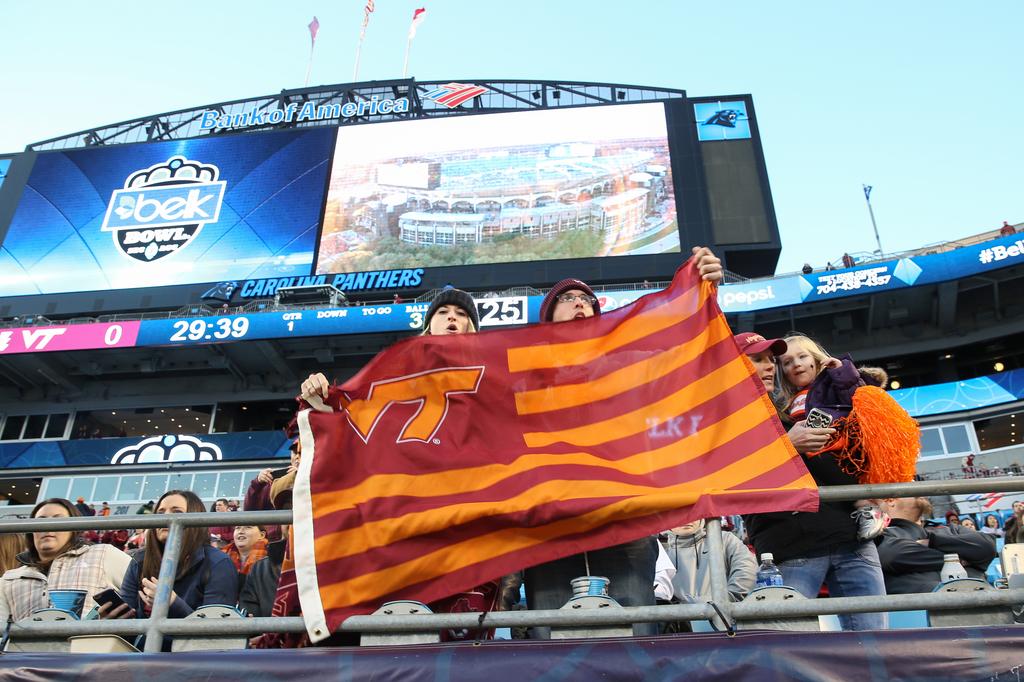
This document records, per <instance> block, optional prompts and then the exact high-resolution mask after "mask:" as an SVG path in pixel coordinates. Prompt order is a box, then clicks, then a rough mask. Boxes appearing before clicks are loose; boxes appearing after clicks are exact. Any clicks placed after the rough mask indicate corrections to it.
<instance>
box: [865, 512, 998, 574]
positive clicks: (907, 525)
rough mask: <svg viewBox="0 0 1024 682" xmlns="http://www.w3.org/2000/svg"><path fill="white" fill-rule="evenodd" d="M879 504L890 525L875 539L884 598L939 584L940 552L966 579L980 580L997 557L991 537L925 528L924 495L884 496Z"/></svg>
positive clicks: (960, 529)
mask: <svg viewBox="0 0 1024 682" xmlns="http://www.w3.org/2000/svg"><path fill="white" fill-rule="evenodd" d="M883 505H884V507H885V510H886V512H887V513H888V514H889V518H890V523H889V526H888V527H887V528H886V529H885V531H884V532H883V533H882V536H881V538H879V540H878V556H879V559H880V560H881V563H882V572H883V573H884V575H885V590H886V593H887V594H911V593H914V592H931V591H932V590H933V589H934V588H935V586H936V585H938V584H939V583H940V582H941V581H942V578H941V575H940V571H941V570H942V564H943V563H944V559H943V556H944V555H945V554H954V553H955V554H956V555H958V556H959V557H960V562H961V563H962V564H963V565H964V568H965V569H966V570H967V575H968V576H969V577H971V578H981V579H982V580H984V579H985V571H986V569H987V568H988V565H989V563H990V562H991V561H992V559H994V558H995V557H996V543H995V538H993V537H992V536H988V535H984V534H983V533H979V532H977V531H975V530H970V529H968V528H966V527H964V526H957V525H950V526H936V527H934V528H925V527H924V526H923V522H924V519H925V518H927V517H928V516H930V515H931V513H932V506H931V504H930V503H929V502H928V500H926V499H925V498H923V497H901V498H889V499H886V500H883Z"/></svg>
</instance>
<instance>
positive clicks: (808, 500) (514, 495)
mask: <svg viewBox="0 0 1024 682" xmlns="http://www.w3.org/2000/svg"><path fill="white" fill-rule="evenodd" d="M327 402H328V404H329V405H331V406H332V407H333V408H334V410H335V411H334V412H332V413H324V412H314V411H311V410H305V411H302V412H300V413H299V418H298V423H299V431H300V438H301V439H302V461H301V465H300V468H299V473H298V476H297V479H296V485H295V489H294V499H293V508H294V514H295V526H294V532H295V537H296V544H295V548H296V557H295V562H296V577H297V582H298V592H299V599H300V601H301V604H302V613H303V616H304V618H305V619H306V626H307V630H308V633H309V637H310V639H311V640H312V641H314V642H316V641H319V640H322V639H324V638H325V637H327V636H328V635H329V633H330V632H331V631H333V630H334V629H336V628H337V627H338V625H340V623H341V622H342V621H344V619H345V618H347V617H348V616H351V615H354V614H365V613H370V612H372V611H374V610H375V609H376V608H378V607H379V606H380V605H381V604H383V603H384V602H386V601H389V600H395V599H413V600H419V601H423V602H430V601H433V600H436V599H440V598H444V597H447V596H450V595H452V594H456V593H458V592H462V591H467V590H470V589H472V588H474V587H476V586H477V585H480V584H483V583H485V582H487V581H489V580H491V579H494V578H496V577H498V576H502V575H506V574H508V573H511V572H513V571H516V570H519V569H522V568H524V567H527V566H532V565H535V564H539V563H543V562H546V561H551V560H554V559H557V558H559V557H564V556H570V555H574V554H577V553H580V552H583V551H587V550H593V549H597V548H600V547H608V546H611V545H615V544H619V543H623V542H627V541H631V540H635V539H637V538H641V537H644V536H648V535H652V534H654V533H657V532H659V531H661V530H664V529H666V528H672V527H674V526H677V525H680V524H682V523H685V522H688V521H692V520H695V519H698V518H708V517H713V516H720V515H723V514H746V513H755V512H766V511H782V510H797V511H814V510H816V509H817V506H818V499H817V498H818V496H817V488H816V486H815V483H814V480H813V479H812V478H811V476H810V474H809V473H808V472H807V469H806V468H805V467H804V464H803V462H802V460H801V459H800V456H799V455H797V453H796V451H795V450H794V449H793V446H792V445H791V444H790V442H789V439H788V438H787V436H786V431H785V430H784V429H783V427H782V425H781V423H780V422H779V420H778V417H777V415H776V412H775V408H774V407H773V406H772V403H771V400H770V399H769V397H768V396H767V395H766V393H765V390H764V385H763V383H762V382H761V380H760V379H758V377H757V374H756V372H755V369H754V367H753V365H752V364H751V363H750V361H749V360H748V359H747V357H746V356H745V355H743V354H741V353H740V351H739V349H738V348H737V346H736V344H735V342H734V341H733V338H732V331H731V330H730V329H729V326H728V324H727V323H726V321H725V316H724V315H723V314H722V312H721V310H720V309H719V308H718V305H717V302H716V288H715V287H714V286H712V285H711V284H710V283H707V282H703V281H701V280H700V276H699V274H698V272H697V270H696V268H695V265H694V261H693V259H691V260H690V261H689V262H688V263H687V264H686V265H684V266H683V267H681V268H680V269H679V270H678V272H677V273H676V276H675V278H674V280H673V282H672V285H671V286H670V287H669V288H668V289H665V290H664V291H660V292H656V293H653V294H650V295H647V296H645V297H643V298H641V299H639V300H638V301H637V302H635V303H634V304H632V305H630V306H627V307H624V308H620V309H618V310H614V311H612V312H609V313H605V314H603V315H600V316H596V317H592V318H589V319H585V320H577V321H573V322H563V323H551V324H538V325H530V326H528V327H524V328H520V329H513V330H501V331H495V332H482V333H479V334H466V335H459V336H443V337H442V336H420V337H414V338H411V339H407V340H405V341H402V342H400V343H398V344H395V345H394V346H392V347H390V348H388V349H386V350H384V351H383V352H381V353H380V354H379V355H378V356H377V357H376V358H374V360H372V361H371V362H370V363H369V364H368V365H367V366H366V367H364V368H363V370H362V371H360V372H359V373H358V374H357V375H356V376H355V377H353V378H352V379H350V380H349V381H347V382H346V383H345V384H344V385H342V386H340V387H337V386H336V387H334V388H332V389H331V391H330V394H329V396H328V401H327Z"/></svg>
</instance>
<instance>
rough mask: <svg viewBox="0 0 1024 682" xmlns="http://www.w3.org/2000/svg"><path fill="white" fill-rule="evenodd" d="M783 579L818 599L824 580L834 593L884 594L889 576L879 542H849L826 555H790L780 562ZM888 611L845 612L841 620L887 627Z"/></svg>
mask: <svg viewBox="0 0 1024 682" xmlns="http://www.w3.org/2000/svg"><path fill="white" fill-rule="evenodd" d="M779 570H780V571H782V579H783V581H784V582H785V584H786V586H787V587H792V588H793V589H795V590H796V591H797V592H799V593H800V594H802V595H804V596H805V597H807V598H808V599H814V598H816V597H817V596H818V591H819V590H821V585H822V583H824V584H826V585H828V593H829V595H831V596H833V597H864V596H869V595H884V594H885V580H884V578H883V577H882V566H881V563H880V562H879V560H878V550H877V549H875V543H873V542H871V541H870V540H869V541H866V542H849V543H845V544H842V545H835V546H834V547H832V548H831V550H830V551H829V553H828V554H824V555H822V556H813V557H804V558H799V559H790V560H789V561H784V562H782V563H780V564H779ZM887 621H888V618H887V616H886V614H884V613H844V614H840V616H839V622H840V624H842V626H843V629H844V630H884V629H885V628H887V627H888V623H887Z"/></svg>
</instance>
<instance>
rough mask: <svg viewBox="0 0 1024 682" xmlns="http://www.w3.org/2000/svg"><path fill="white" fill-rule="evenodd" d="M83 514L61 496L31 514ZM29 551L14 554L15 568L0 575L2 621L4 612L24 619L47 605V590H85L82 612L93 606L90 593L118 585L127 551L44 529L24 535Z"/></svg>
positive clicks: (126, 562)
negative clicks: (16, 564) (16, 560)
mask: <svg viewBox="0 0 1024 682" xmlns="http://www.w3.org/2000/svg"><path fill="white" fill-rule="evenodd" d="M78 516H81V514H80V513H79V511H78V509H77V508H76V507H75V505H73V504H71V502H70V501H68V500H65V499H62V498H50V499H48V500H44V501H42V502H40V503H39V504H37V505H36V506H35V508H34V509H32V513H31V515H30V518H33V519H54V518H64V519H66V518H72V517H78ZM25 542H26V545H27V546H28V549H27V550H26V551H24V552H22V553H21V554H19V555H18V557H17V559H18V562H19V563H20V564H21V566H19V567H18V568H14V569H11V570H9V571H7V572H6V573H4V574H3V577H2V578H0V623H6V622H7V618H8V616H10V617H12V618H13V619H14V620H21V619H23V618H27V617H28V616H29V615H31V613H32V612H33V611H35V610H36V609H42V608H46V607H48V606H49V605H50V604H49V599H48V597H47V592H48V591H49V590H85V592H86V597H85V605H84V606H83V609H82V613H88V612H89V611H91V610H92V608H93V607H94V606H95V605H96V602H95V601H93V595H94V594H96V593H97V592H102V591H103V590H107V589H110V588H115V589H120V588H121V586H122V581H123V579H124V576H125V570H126V569H127V568H128V565H129V564H130V563H131V559H129V558H128V555H127V554H125V553H124V552H121V551H120V550H118V549H116V548H114V547H111V546H110V545H88V544H85V542H84V541H83V539H82V536H81V535H80V534H79V533H74V532H72V531H67V530H65V531H55V530H42V531H34V532H30V533H26V534H25Z"/></svg>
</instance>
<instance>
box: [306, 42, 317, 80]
mask: <svg viewBox="0 0 1024 682" xmlns="http://www.w3.org/2000/svg"><path fill="white" fill-rule="evenodd" d="M315 47H316V42H313V43H312V44H310V46H309V63H308V64H307V65H306V81H305V83H304V84H303V87H308V86H309V73H310V72H311V71H312V70H313V49H314V48H315Z"/></svg>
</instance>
